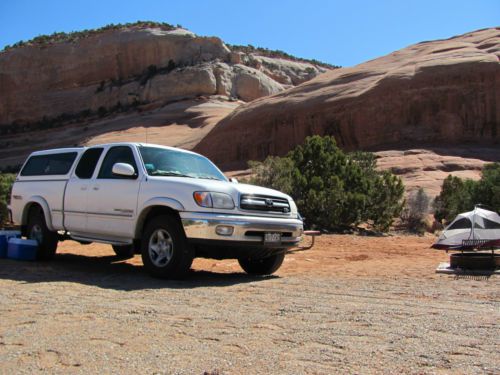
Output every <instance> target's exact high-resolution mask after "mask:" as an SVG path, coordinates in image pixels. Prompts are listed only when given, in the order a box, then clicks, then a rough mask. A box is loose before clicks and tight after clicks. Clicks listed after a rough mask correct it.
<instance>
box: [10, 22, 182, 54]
mask: <svg viewBox="0 0 500 375" xmlns="http://www.w3.org/2000/svg"><path fill="white" fill-rule="evenodd" d="M177 27H179V25H178V26H177ZM144 28H159V29H161V30H166V31H170V30H175V29H176V27H174V26H172V25H170V24H168V23H166V22H154V21H136V22H130V23H125V24H121V23H118V24H112V23H111V24H108V25H106V26H103V27H100V28H98V29H90V30H88V29H84V30H81V31H72V32H69V33H66V32H54V33H52V34H50V35H38V36H36V37H35V38H33V39H31V40H28V41H22V40H21V41H19V42H17V43H14V44H13V45H12V46H9V45H6V46H5V47H4V48H3V50H1V51H0V52H3V51H8V50H11V49H14V48H18V47H23V46H47V45H49V44H54V43H62V42H76V41H78V40H80V39H83V38H88V37H89V36H93V35H97V34H100V33H103V32H105V31H108V30H124V29H144Z"/></svg>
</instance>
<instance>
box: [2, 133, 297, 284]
mask: <svg viewBox="0 0 500 375" xmlns="http://www.w3.org/2000/svg"><path fill="white" fill-rule="evenodd" d="M10 202H11V203H10V210H11V216H12V221H13V222H14V223H15V224H18V225H20V226H21V231H22V234H23V235H24V236H25V237H27V238H29V239H35V240H36V241H37V242H38V250H37V251H38V253H37V258H38V259H50V258H52V257H53V256H54V254H55V252H56V248H57V244H58V241H61V240H64V239H69V238H70V239H73V240H75V241H78V242H80V243H82V244H88V243H91V242H100V243H105V244H110V245H111V246H112V247H113V250H114V251H115V253H116V254H117V256H119V257H122V258H128V257H132V256H133V255H134V254H136V253H140V254H141V256H142V261H143V263H144V266H145V268H146V269H147V271H148V272H149V273H150V274H151V275H153V276H156V277H162V278H178V277H181V276H183V275H185V274H186V272H187V271H188V270H189V268H190V266H191V263H192V261H193V258H195V257H205V258H215V259H237V260H238V262H239V264H240V265H241V267H242V268H243V270H244V271H246V272H247V273H249V274H255V275H267V274H272V273H273V272H275V271H276V270H277V269H278V268H279V267H280V266H281V264H282V263H283V259H284V257H285V253H286V252H287V250H288V249H289V248H290V247H293V246H296V245H297V244H298V243H299V241H300V240H301V236H302V234H303V222H302V219H301V217H300V215H299V213H298V212H297V207H296V205H295V203H294V201H293V200H292V198H291V197H290V196H288V195H286V194H283V193H281V192H279V191H276V190H272V189H267V188H263V187H259V186H254V185H247V184H240V183H238V182H237V181H236V180H233V179H231V180H229V179H228V178H227V177H226V176H225V175H224V174H223V173H222V172H221V171H220V170H219V169H218V168H217V167H216V166H215V165H214V164H213V163H212V162H211V161H210V160H208V159H207V158H205V157H204V156H202V155H199V154H196V153H194V152H190V151H186V150H181V149H177V148H172V147H165V146H159V145H152V144H142V143H113V144H104V145H96V146H92V147H78V148H62V149H54V150H46V151H39V152H34V153H32V154H31V155H30V156H29V157H28V159H27V160H26V162H25V163H24V165H23V167H22V168H21V171H20V172H19V174H18V176H17V178H16V180H15V182H14V185H13V188H12V193H11V200H10Z"/></svg>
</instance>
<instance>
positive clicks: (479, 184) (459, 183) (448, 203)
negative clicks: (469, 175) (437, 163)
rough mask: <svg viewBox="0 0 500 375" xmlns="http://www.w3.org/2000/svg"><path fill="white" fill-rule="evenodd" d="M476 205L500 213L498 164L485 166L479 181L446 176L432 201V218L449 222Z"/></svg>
mask: <svg viewBox="0 0 500 375" xmlns="http://www.w3.org/2000/svg"><path fill="white" fill-rule="evenodd" d="M476 204H481V205H484V206H485V207H486V208H488V209H490V210H494V211H497V212H498V211H500V163H492V164H486V165H485V166H484V169H483V171H482V176H481V179H480V180H479V181H473V180H468V179H467V180H464V179H461V178H459V177H456V176H451V175H450V176H448V177H447V178H446V179H445V180H444V181H443V185H442V187H441V192H440V193H439V195H438V196H437V197H436V199H435V200H434V211H435V212H434V217H435V218H436V220H438V221H439V222H443V221H444V222H450V221H451V220H453V219H454V218H455V216H456V215H458V214H459V213H461V212H465V211H471V210H472V209H474V206H475V205H476Z"/></svg>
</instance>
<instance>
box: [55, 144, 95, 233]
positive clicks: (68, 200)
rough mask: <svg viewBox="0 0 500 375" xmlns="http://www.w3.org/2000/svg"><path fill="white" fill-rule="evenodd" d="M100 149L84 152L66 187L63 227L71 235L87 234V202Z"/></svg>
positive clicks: (90, 149)
mask: <svg viewBox="0 0 500 375" xmlns="http://www.w3.org/2000/svg"><path fill="white" fill-rule="evenodd" d="M103 151H104V149H103V148H102V147H94V148H89V149H88V150H86V151H85V152H84V153H83V155H82V157H81V158H80V160H79V162H78V165H77V166H76V169H75V171H74V173H73V174H72V176H71V178H70V179H69V181H68V185H67V186H66V193H65V195H64V227H65V229H66V230H68V231H70V232H72V233H73V234H78V233H86V232H87V230H86V229H87V201H88V192H89V188H90V184H91V182H92V177H93V176H94V174H96V173H97V172H96V171H95V169H96V166H97V163H98V161H99V159H100V157H101V155H102V153H103Z"/></svg>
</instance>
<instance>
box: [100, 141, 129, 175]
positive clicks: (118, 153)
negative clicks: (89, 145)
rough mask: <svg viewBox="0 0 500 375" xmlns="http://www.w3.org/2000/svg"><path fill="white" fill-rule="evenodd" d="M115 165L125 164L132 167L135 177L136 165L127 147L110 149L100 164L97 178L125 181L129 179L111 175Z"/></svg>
mask: <svg viewBox="0 0 500 375" xmlns="http://www.w3.org/2000/svg"><path fill="white" fill-rule="evenodd" d="M116 163H127V164H130V165H131V166H132V167H134V170H135V173H136V175H137V164H136V163H135V159H134V154H133V153H132V150H131V149H130V147H128V146H115V147H111V148H110V149H109V151H108V153H107V154H106V157H105V158H104V161H103V162H102V166H101V170H100V171H99V175H98V176H97V178H113V179H127V178H129V179H130V177H125V176H117V175H115V174H113V165H115V164H116Z"/></svg>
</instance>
